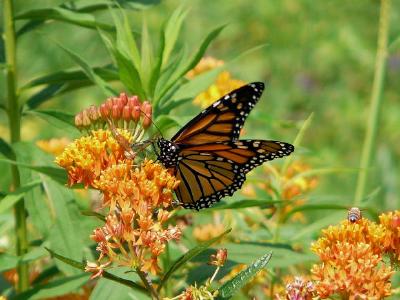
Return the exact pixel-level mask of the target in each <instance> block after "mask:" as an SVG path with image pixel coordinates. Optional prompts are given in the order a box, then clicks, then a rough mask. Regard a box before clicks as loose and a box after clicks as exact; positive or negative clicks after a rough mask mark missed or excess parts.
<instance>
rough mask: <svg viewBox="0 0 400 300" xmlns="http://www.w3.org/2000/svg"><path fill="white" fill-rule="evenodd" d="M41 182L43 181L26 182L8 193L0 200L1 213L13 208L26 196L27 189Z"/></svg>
mask: <svg viewBox="0 0 400 300" xmlns="http://www.w3.org/2000/svg"><path fill="white" fill-rule="evenodd" d="M40 184H41V181H33V182H31V183H30V184H26V185H24V186H22V187H20V188H19V189H17V190H16V191H14V192H11V193H9V194H7V195H6V196H5V197H4V198H3V199H1V200H0V214H2V213H4V212H5V211H7V210H8V209H10V208H12V207H13V206H14V205H15V204H16V203H17V202H18V201H19V200H21V199H22V198H23V197H24V196H25V193H26V192H27V191H29V190H31V189H32V188H34V187H36V186H38V185H40Z"/></svg>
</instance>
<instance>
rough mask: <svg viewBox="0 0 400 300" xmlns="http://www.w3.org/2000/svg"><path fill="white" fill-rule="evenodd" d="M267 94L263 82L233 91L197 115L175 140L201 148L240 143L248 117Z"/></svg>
mask: <svg viewBox="0 0 400 300" xmlns="http://www.w3.org/2000/svg"><path fill="white" fill-rule="evenodd" d="M263 91H264V84H263V83H262V82H253V83H250V84H248V85H245V86H242V87H241V88H239V89H236V90H234V91H232V92H231V93H229V94H227V95H225V96H224V97H222V98H221V99H219V100H217V101H216V102H214V103H213V104H212V105H211V106H209V107H208V108H207V109H205V110H204V111H203V112H201V113H200V114H199V115H197V116H196V117H195V118H194V119H193V120H191V121H190V122H189V123H188V124H187V125H186V126H184V127H183V128H182V129H181V130H180V131H178V133H177V134H176V135H175V136H174V137H173V138H172V140H171V141H172V142H174V143H177V144H185V145H201V144H205V143H215V142H224V141H235V140H237V139H238V138H239V134H240V130H241V128H242V127H243V124H244V122H245V120H246V117H247V116H248V114H249V113H250V111H251V109H252V108H253V107H254V105H255V104H256V103H257V101H258V100H259V99H260V97H261V94H262V92H263Z"/></svg>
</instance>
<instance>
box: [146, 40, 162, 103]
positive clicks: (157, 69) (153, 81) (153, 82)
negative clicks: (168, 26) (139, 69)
mask: <svg viewBox="0 0 400 300" xmlns="http://www.w3.org/2000/svg"><path fill="white" fill-rule="evenodd" d="M159 43H160V44H159V46H158V51H157V56H156V57H155V60H156V62H155V64H154V67H153V70H152V71H151V76H150V82H149V92H150V96H151V97H152V98H153V97H154V95H155V92H156V91H155V89H156V86H157V82H158V80H159V77H160V73H161V66H162V60H163V55H164V49H165V37H164V32H161V34H160V41H159Z"/></svg>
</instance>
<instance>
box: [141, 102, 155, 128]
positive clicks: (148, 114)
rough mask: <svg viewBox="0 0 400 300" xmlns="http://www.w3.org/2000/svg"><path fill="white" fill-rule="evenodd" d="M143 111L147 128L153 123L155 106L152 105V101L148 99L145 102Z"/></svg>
mask: <svg viewBox="0 0 400 300" xmlns="http://www.w3.org/2000/svg"><path fill="white" fill-rule="evenodd" d="M142 111H143V128H144V129H146V128H148V127H149V126H150V125H151V123H152V113H153V107H152V106H151V104H150V102H148V101H145V102H143V104H142Z"/></svg>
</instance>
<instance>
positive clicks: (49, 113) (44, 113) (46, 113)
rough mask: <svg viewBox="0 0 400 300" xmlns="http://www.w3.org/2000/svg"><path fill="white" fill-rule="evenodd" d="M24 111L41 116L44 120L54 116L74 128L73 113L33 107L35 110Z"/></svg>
mask: <svg viewBox="0 0 400 300" xmlns="http://www.w3.org/2000/svg"><path fill="white" fill-rule="evenodd" d="M26 112H27V113H30V114H35V115H38V116H40V117H43V118H44V119H45V120H48V117H51V118H55V119H57V120H60V121H62V122H63V123H65V124H68V125H70V126H72V127H73V128H75V116H74V115H73V114H70V113H66V112H65V111H61V110H51V109H35V110H28V111H26ZM75 129H76V128H75Z"/></svg>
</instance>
